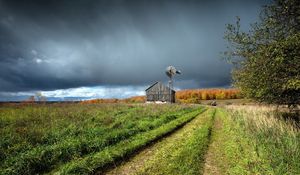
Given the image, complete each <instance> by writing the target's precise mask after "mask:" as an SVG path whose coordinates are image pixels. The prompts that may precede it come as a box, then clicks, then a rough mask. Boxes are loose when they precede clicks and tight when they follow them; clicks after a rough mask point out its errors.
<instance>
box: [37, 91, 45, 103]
mask: <svg viewBox="0 0 300 175" xmlns="http://www.w3.org/2000/svg"><path fill="white" fill-rule="evenodd" d="M35 96H36V98H37V100H38V101H39V102H44V103H45V102H46V101H47V98H46V97H45V96H44V95H43V94H42V92H36V93H35Z"/></svg>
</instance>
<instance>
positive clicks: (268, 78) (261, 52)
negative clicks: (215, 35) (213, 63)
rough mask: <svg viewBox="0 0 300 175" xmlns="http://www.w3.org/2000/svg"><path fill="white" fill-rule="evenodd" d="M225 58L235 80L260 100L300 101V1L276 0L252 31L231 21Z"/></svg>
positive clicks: (293, 104)
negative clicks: (246, 30) (244, 29)
mask: <svg viewBox="0 0 300 175" xmlns="http://www.w3.org/2000/svg"><path fill="white" fill-rule="evenodd" d="M225 39H226V40H228V41H229V43H230V46H229V47H228V51H227V52H225V57H226V58H227V59H228V60H229V61H230V62H231V63H233V64H234V70H233V81H234V82H233V83H234V85H235V86H236V87H238V88H240V89H241V91H242V93H243V95H244V96H245V97H248V98H253V99H256V100H258V101H260V102H267V103H273V104H278V105H280V104H286V105H288V106H289V107H293V106H296V105H297V104H299V103H300V1H299V0H275V1H274V2H273V4H271V5H267V6H265V7H264V8H263V10H262V12H261V14H260V20H259V22H257V23H254V24H252V25H251V30H250V31H248V32H243V31H241V29H240V19H239V18H237V21H236V24H234V25H233V24H228V25H227V31H226V33H225Z"/></svg>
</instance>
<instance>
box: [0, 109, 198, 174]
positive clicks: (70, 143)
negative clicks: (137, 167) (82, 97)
mask: <svg viewBox="0 0 300 175" xmlns="http://www.w3.org/2000/svg"><path fill="white" fill-rule="evenodd" d="M200 112H201V109H199V108H195V107H191V106H179V105H172V107H170V106H169V105H161V106H156V105H147V106H146V107H145V106H143V105H122V104H100V105H99V104H92V105H82V104H52V105H29V106H8V107H1V108H0V124H1V128H0V133H1V140H0V144H1V150H0V156H1V160H3V161H1V164H0V168H1V171H0V172H1V174H41V173H47V172H51V171H53V170H55V171H56V170H57V171H59V170H60V168H62V169H63V170H66V171H67V172H68V171H71V170H70V169H72V170H74V171H75V170H79V169H82V168H83V167H81V166H80V168H76V167H78V166H79V165H77V164H76V165H74V162H77V160H79V159H80V160H85V159H86V158H88V160H96V159H97V158H93V155H94V154H95V153H99V152H101V151H103V150H107V149H110V150H111V151H115V150H118V151H123V150H122V149H123V148H124V147H118V146H117V145H118V144H120V142H124V143H125V142H126V145H127V146H128V147H130V149H125V148H124V149H125V151H123V152H122V154H119V155H114V156H115V157H114V158H116V159H117V158H120V157H122V156H125V155H126V154H128V153H129V152H130V151H133V150H132V149H135V148H138V147H140V146H141V145H144V144H146V143H147V142H150V141H151V139H155V138H157V137H159V136H161V135H163V134H165V133H167V132H170V131H171V130H172V129H174V128H176V127H178V126H180V125H181V124H183V123H185V122H187V121H188V120H190V119H191V118H193V117H195V116H196V115H197V114H198V113H200ZM158 130H159V131H158ZM153 131H156V132H153ZM149 132H151V133H150V135H151V134H152V135H153V137H151V139H148V140H142V139H143V137H142V136H143V134H146V133H149ZM152 135H151V136H152ZM140 140H142V141H141V142H139V141H140ZM131 141H136V143H135V142H131ZM124 143H123V144H124ZM113 146H116V147H113ZM119 146H120V145H119ZM131 147H132V148H131ZM97 161H99V160H98V159H97ZM101 161H102V160H101ZM103 161H104V162H102V164H101V165H105V164H106V163H109V162H111V161H112V160H111V159H107V160H103ZM68 162H70V164H71V165H72V166H71V167H70V166H64V164H66V163H68ZM99 166H100V165H99ZM84 168H85V167H84ZM87 168H91V167H88V165H87ZM92 168H98V165H95V166H93V167H92ZM92 170H93V169H92ZM90 171H91V170H90V169H89V172H90Z"/></svg>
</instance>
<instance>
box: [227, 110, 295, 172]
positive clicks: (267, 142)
mask: <svg viewBox="0 0 300 175" xmlns="http://www.w3.org/2000/svg"><path fill="white" fill-rule="evenodd" d="M228 111H229V115H230V116H231V117H232V118H233V120H234V121H235V122H236V123H237V124H239V125H240V126H242V127H243V128H244V130H245V132H246V133H247V135H248V136H249V137H250V138H251V139H252V140H253V144H254V146H255V152H256V154H257V156H258V157H259V158H260V159H262V160H265V161H266V162H267V163H266V164H267V166H265V167H264V169H265V170H266V172H271V174H278V175H279V174H300V130H299V128H297V126H296V123H295V121H293V120H284V119H282V118H280V117H278V114H277V113H276V111H275V109H274V108H272V107H259V106H252V107H251V106H229V107H228Z"/></svg>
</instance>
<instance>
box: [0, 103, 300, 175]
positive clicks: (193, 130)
mask: <svg viewBox="0 0 300 175" xmlns="http://www.w3.org/2000/svg"><path fill="white" fill-rule="evenodd" d="M208 108H209V107H208ZM203 111H205V108H204V107H199V106H197V105H153V104H151V105H141V104H135V105H132V104H51V105H50V104H45V105H43V104H39V105H31V106H20V105H19V106H18V105H17V106H13V105H12V106H2V107H0V134H1V137H0V158H1V161H0V174H3V175H4V174H5V175H6V174H24V175H26V174H45V173H46V174H94V173H102V172H103V171H105V170H107V168H108V167H111V166H112V165H114V164H115V162H119V161H121V160H128V159H127V158H129V157H131V156H132V155H133V154H136V153H137V150H141V149H142V148H145V147H146V146H147V145H150V144H151V143H155V144H151V148H152V149H151V151H150V153H144V154H142V155H141V157H142V156H143V155H144V156H149V155H150V157H148V158H147V160H146V161H145V162H142V163H137V162H135V163H137V167H139V168H141V169H140V170H141V171H139V172H138V173H140V174H203V173H204V174H214V175H218V174H230V175H232V174H236V175H240V174H242V175H244V174H251V175H252V174H272V175H273V174H274V175H281V174H286V175H290V174H291V175H293V174H300V161H299V160H300V130H299V125H298V123H296V122H295V121H293V120H290V119H287V118H286V116H284V117H281V114H280V113H276V112H275V109H274V108H271V107H259V106H250V105H240V106H236V105H229V106H226V107H224V108H222V107H221V108H220V107H211V108H210V109H209V110H207V111H206V112H205V113H203V114H201V115H199V114H200V113H201V112H203ZM197 116H198V117H197ZM297 125H298V126H297ZM181 127H182V128H181ZM178 128H180V129H179V130H176V129H178ZM175 130H176V132H173V131H175ZM170 133H172V134H170ZM165 136H168V137H165ZM157 141H158V142H157ZM152 153H153V155H152ZM137 158H138V155H137ZM137 160H138V159H137ZM133 163H134V162H133ZM128 165H130V163H129V164H128ZM140 166H141V167H140ZM130 171H131V170H130Z"/></svg>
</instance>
